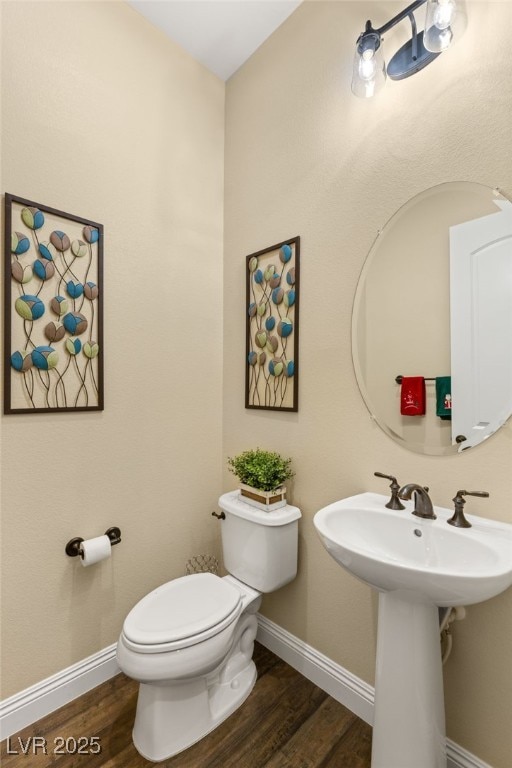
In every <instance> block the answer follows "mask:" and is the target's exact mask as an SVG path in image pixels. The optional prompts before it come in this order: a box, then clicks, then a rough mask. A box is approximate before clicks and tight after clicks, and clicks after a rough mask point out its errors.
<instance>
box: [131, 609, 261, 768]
mask: <svg viewBox="0 0 512 768" xmlns="http://www.w3.org/2000/svg"><path fill="white" fill-rule="evenodd" d="M257 628H258V622H257V620H256V616H255V615H254V614H245V615H243V616H242V617H241V618H240V619H239V620H238V623H237V625H236V628H235V632H234V635H233V643H232V646H231V650H230V651H229V653H228V654H227V656H226V658H225V660H224V661H223V663H222V664H221V665H220V666H218V667H217V669H215V670H213V671H212V672H210V673H209V674H207V675H203V676H200V677H193V678H187V679H184V680H173V681H172V682H171V681H169V682H165V681H163V682H155V683H141V684H140V687H139V698H138V700H137V713H136V715H135V724H134V726H133V734H132V737H133V743H134V745H135V747H136V749H137V751H138V752H139V753H140V754H141V755H142V757H145V758H146V760H152V761H154V762H159V761H160V760H165V759H167V758H169V757H173V755H177V754H178V753H179V752H183V750H184V749H187V748H188V747H191V746H192V744H195V743H196V742H197V741H200V740H201V739H202V738H203V737H204V736H206V735H207V734H208V733H210V731H213V730H214V729H215V728H216V727H217V726H218V725H220V723H222V722H223V720H225V719H226V718H227V717H229V716H230V715H231V714H233V712H234V711H235V710H236V709H238V707H239V706H241V704H243V702H244V701H245V699H246V698H247V697H248V696H249V694H250V692H251V691H252V689H253V687H254V683H255V682H256V676H257V675H256V665H255V664H254V662H253V660H252V654H253V651H254V640H255V638H256V631H257ZM178 653H179V651H178Z"/></svg>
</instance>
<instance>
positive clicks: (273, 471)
mask: <svg viewBox="0 0 512 768" xmlns="http://www.w3.org/2000/svg"><path fill="white" fill-rule="evenodd" d="M291 462H292V460H291V459H284V458H283V457H282V456H280V455H279V454H278V453H275V452H273V451H263V450H262V449H261V448H256V449H255V450H250V451H244V453H241V454H239V455H238V456H234V457H233V458H230V457H228V469H229V471H230V472H233V474H234V475H236V476H237V477H238V479H239V481H240V494H241V496H242V497H243V500H244V501H246V502H247V503H248V504H252V505H253V506H254V507H257V508H258V509H263V510H264V511H265V512H270V511H271V510H273V509H278V508H279V507H284V506H285V504H286V488H285V487H284V486H283V483H284V482H285V481H286V480H288V479H290V478H291V477H293V475H294V474H295V473H294V472H293V471H292V469H291Z"/></svg>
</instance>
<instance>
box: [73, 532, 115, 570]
mask: <svg viewBox="0 0 512 768" xmlns="http://www.w3.org/2000/svg"><path fill="white" fill-rule="evenodd" d="M111 552H112V545H111V543H110V539H109V537H108V536H96V538H95V539H86V540H85V541H82V543H81V544H80V554H81V560H82V565H83V566H84V567H86V566H88V565H93V564H94V563H99V562H100V560H106V559H107V557H110V553H111Z"/></svg>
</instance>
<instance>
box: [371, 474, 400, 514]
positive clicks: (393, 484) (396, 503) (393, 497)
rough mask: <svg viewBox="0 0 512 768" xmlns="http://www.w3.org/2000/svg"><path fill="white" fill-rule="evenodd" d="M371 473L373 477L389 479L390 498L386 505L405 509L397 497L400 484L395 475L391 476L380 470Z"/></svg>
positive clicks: (389, 507)
mask: <svg viewBox="0 0 512 768" xmlns="http://www.w3.org/2000/svg"><path fill="white" fill-rule="evenodd" d="M373 474H374V475H375V477H383V478H384V479H385V480H391V485H390V486H389V487H390V488H391V498H390V500H389V501H388V503H387V504H386V507H387V508H388V509H405V507H404V505H403V504H402V502H401V501H400V499H399V498H398V491H399V490H400V485H399V484H398V482H397V479H396V477H393V475H385V474H383V473H382V472H374V473H373Z"/></svg>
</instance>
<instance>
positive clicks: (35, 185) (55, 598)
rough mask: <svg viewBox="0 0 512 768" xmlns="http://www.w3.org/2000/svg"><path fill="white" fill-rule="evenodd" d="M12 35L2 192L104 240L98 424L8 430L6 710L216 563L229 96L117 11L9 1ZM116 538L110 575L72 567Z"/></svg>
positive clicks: (7, 423)
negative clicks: (98, 541)
mask: <svg viewBox="0 0 512 768" xmlns="http://www.w3.org/2000/svg"><path fill="white" fill-rule="evenodd" d="M2 22H3V24H2V55H3V61H2V64H3V66H2V75H3V77H2V112H3V124H2V160H3V174H2V180H1V190H2V192H5V191H8V192H11V193H14V194H16V195H20V196H22V197H26V198H28V199H31V200H35V201H38V202H41V203H46V204H47V205H50V206H53V207H56V208H59V209H61V210H65V211H68V212H71V213H75V214H78V215H82V216H85V217H89V218H91V219H93V220H96V221H100V222H102V223H103V224H104V226H105V383H106V391H105V403H106V407H105V411H104V412H102V413H91V414H83V413H79V414H76V415H73V414H62V415H52V414H49V415H46V414H42V415H39V414H35V415H33V416H30V415H17V416H16V415H15V416H3V417H2V419H1V429H2V478H1V479H2V526H3V537H2V538H3V551H2V589H3V595H2V611H3V615H2V654H3V661H4V664H3V671H2V682H3V691H2V695H3V696H9V695H10V694H13V693H15V692H17V691H19V690H21V689H23V688H25V687H27V686H29V685H31V684H33V683H35V682H37V681H38V680H41V679H43V678H45V677H47V676H48V675H50V674H52V673H54V672H56V671H58V670H61V669H63V668H64V667H66V666H68V665H70V664H72V663H74V662H76V661H78V660H80V659H83V658H85V657H86V656H88V655H90V654H92V653H95V652H96V651H98V650H100V649H102V648H104V647H105V646H107V645H109V644H111V643H113V642H115V641H116V639H117V636H118V633H119V631H120V628H121V626H122V621H123V619H124V616H125V615H126V613H127V611H128V610H129V608H130V607H131V606H132V605H133V604H134V602H135V601H137V600H138V599H139V598H140V597H141V596H142V595H144V594H145V593H147V592H148V591H149V590H150V589H152V588H154V587H155V586H157V585H158V584H161V583H162V582H164V581H166V580H168V579H170V578H173V577H175V576H179V575H182V574H183V573H184V567H185V562H186V560H187V559H188V558H189V557H190V556H191V555H194V554H198V553H201V552H213V553H215V552H217V526H216V525H215V521H214V520H213V519H212V518H211V516H210V511H211V510H212V509H213V508H214V506H215V503H216V501H217V498H218V495H219V492H220V491H221V469H220V466H221V465H220V455H221V443H220V438H221V407H222V400H221V386H222V364H221V353H222V235H223V151H224V90H225V89H224V83H222V82H221V81H220V80H218V79H217V78H216V77H215V76H213V75H212V74H210V73H209V72H207V71H206V70H205V69H204V68H203V67H202V66H200V65H199V64H197V63H196V62H194V61H193V60H192V59H191V58H190V57H189V56H188V55H186V54H185V53H183V52H182V51H181V50H180V49H179V48H178V47H177V46H175V45H173V44H172V43H170V41H169V40H167V39H166V38H165V37H164V36H163V35H161V34H160V33H158V32H157V31H156V30H155V29H154V28H153V27H151V26H150V25H149V24H148V23H147V22H146V21H145V20H144V19H143V18H142V17H141V16H140V15H139V14H137V13H136V12H135V11H134V10H133V9H132V8H130V7H129V6H128V5H126V4H124V3H117V2H112V3H103V2H98V3H97V2H90V3H81V2H70V3H67V2H48V3H47V2H36V3H32V2H22V3H20V2H3V3H2ZM2 208H3V205H2ZM114 524H117V525H119V526H120V527H121V530H122V539H123V540H122V543H121V544H120V545H119V546H117V547H115V548H114V549H113V552H112V557H111V559H110V560H109V561H107V562H104V563H101V564H98V565H96V566H93V567H90V568H82V567H81V565H80V564H79V562H78V561H77V560H71V559H70V558H68V557H66V555H65V554H64V546H65V544H66V542H67V541H68V540H69V539H70V538H72V537H73V536H83V537H85V538H88V537H92V536H97V535H100V534H102V533H103V532H104V531H105V530H106V529H107V528H108V527H109V526H111V525H114Z"/></svg>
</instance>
